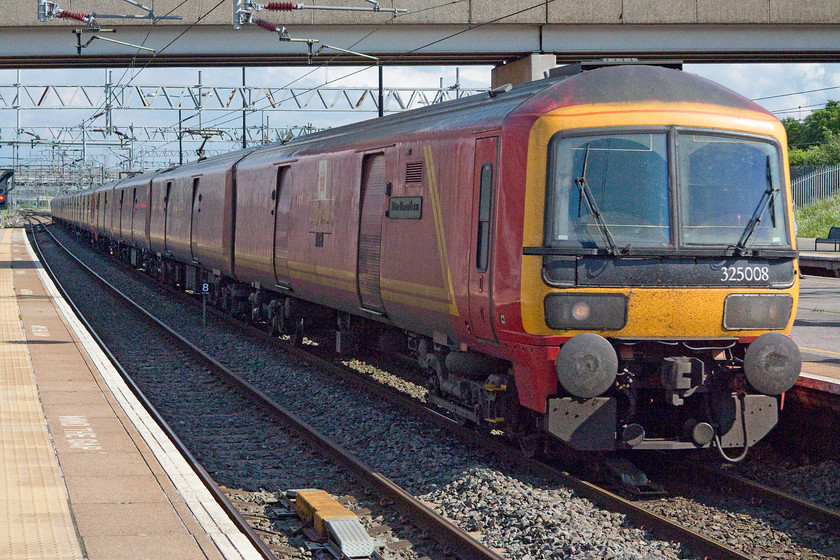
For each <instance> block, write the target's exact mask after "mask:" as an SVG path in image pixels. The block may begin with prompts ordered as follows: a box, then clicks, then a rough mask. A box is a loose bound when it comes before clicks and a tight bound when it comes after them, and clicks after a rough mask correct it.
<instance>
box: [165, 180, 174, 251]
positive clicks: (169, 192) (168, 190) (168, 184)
mask: <svg viewBox="0 0 840 560" xmlns="http://www.w3.org/2000/svg"><path fill="white" fill-rule="evenodd" d="M170 196H172V181H167V182H166V194H165V195H164V196H163V250H164V251H165V252H166V253H168V252H169V232H168V231H167V227H168V226H169V197H170Z"/></svg>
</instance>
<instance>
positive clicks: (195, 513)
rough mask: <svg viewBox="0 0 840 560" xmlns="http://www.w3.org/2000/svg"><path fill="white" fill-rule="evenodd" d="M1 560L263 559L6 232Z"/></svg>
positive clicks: (14, 235) (0, 251)
mask: <svg viewBox="0 0 840 560" xmlns="http://www.w3.org/2000/svg"><path fill="white" fill-rule="evenodd" d="M0 503H2V505H0V558H4V559H15V560H17V559H27V560H38V559H50V560H65V559H67V560H77V559H88V560H120V559H129V558H131V559H137V558H143V559H145V560H155V559H161V560H164V559H166V560H172V559H184V560H192V559H195V560H239V559H242V560H245V559H248V560H250V559H258V558H261V555H260V554H259V553H258V552H257V550H256V549H255V548H254V547H253V545H252V544H251V543H250V541H248V540H247V538H246V537H245V535H243V534H242V533H241V532H240V531H239V530H238V528H237V527H236V526H235V525H234V524H233V523H232V522H231V521H230V519H229V518H228V517H227V515H226V514H225V513H224V511H223V510H222V509H221V507H220V506H219V505H218V504H217V503H216V502H215V500H214V499H213V497H212V495H211V494H210V493H209V492H208V491H207V489H206V488H205V487H204V486H203V485H202V483H201V481H200V479H199V478H198V477H197V476H196V475H195V473H194V472H193V471H192V469H191V468H190V467H189V465H188V464H187V462H186V461H185V460H184V458H183V457H182V456H181V455H180V453H179V452H178V451H177V449H176V448H175V447H174V445H173V444H172V443H171V442H170V440H169V439H168V438H167V437H166V435H165V434H164V432H163V431H162V430H161V428H160V427H159V426H157V425H156V424H155V423H154V421H153V420H152V418H151V416H150V415H149V414H148V413H147V412H146V410H145V409H144V408H143V407H142V405H141V404H140V403H139V402H138V401H137V400H136V398H135V397H134V395H133V394H132V393H131V391H130V390H129V389H128V387H127V386H126V385H125V383H124V382H123V380H122V379H121V378H120V376H119V374H118V373H117V371H116V370H115V369H114V367H113V366H112V365H111V364H110V362H109V361H108V360H107V358H106V357H105V355H104V353H102V351H101V350H100V349H99V348H98V347H97V346H96V344H95V343H94V341H93V339H92V338H91V336H90V335H89V333H88V332H87V331H86V330H85V329H84V327H83V326H82V325H81V323H80V322H79V321H78V319H77V318H76V317H75V315H74V314H73V312H72V311H71V310H70V308H69V307H68V305H67V303H66V302H65V301H64V300H63V299H62V298H61V296H60V295H59V293H58V291H57V289H56V288H55V286H54V284H53V283H52V282H51V280H50V279H49V278H48V276H47V275H46V273H45V271H44V270H43V268H42V267H41V264H40V263H39V262H38V260H37V259H36V257H35V255H34V253H33V251H32V249H31V247H30V246H29V243H28V240H27V238H26V235H25V233H24V231H23V230H22V229H11V228H8V229H0Z"/></svg>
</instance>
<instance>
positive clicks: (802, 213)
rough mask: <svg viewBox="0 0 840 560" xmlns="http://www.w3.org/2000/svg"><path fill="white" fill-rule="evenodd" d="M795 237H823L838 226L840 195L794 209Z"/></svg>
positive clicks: (839, 223) (839, 221)
mask: <svg viewBox="0 0 840 560" xmlns="http://www.w3.org/2000/svg"><path fill="white" fill-rule="evenodd" d="M794 215H795V216H796V225H797V226H798V233H797V237H825V236H826V235H828V229H829V228H830V227H831V226H840V193H836V194H834V195H833V196H830V197H828V198H825V199H823V200H818V201H815V202H812V203H811V204H808V205H807V206H803V207H801V208H799V207H797V208H795V209H794Z"/></svg>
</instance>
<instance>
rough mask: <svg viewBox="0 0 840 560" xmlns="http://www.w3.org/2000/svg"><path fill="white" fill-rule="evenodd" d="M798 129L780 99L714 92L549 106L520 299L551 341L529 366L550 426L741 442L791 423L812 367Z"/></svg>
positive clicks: (534, 148)
mask: <svg viewBox="0 0 840 560" xmlns="http://www.w3.org/2000/svg"><path fill="white" fill-rule="evenodd" d="M616 124H620V126H618V127H617V126H616ZM784 138H785V136H784V130H783V128H782V126H781V124H779V123H778V121H777V120H776V119H774V118H772V117H771V116H770V115H767V114H766V113H760V112H754V113H747V112H745V111H743V110H740V109H732V108H727V107H723V106H713V105H706V104H703V105H701V104H688V103H683V104H670V105H663V104H655V105H654V104H648V105H643V104H625V105H619V104H611V105H609V106H600V107H599V106H597V105H596V106H591V105H590V106H587V107H586V108H585V110H584V109H582V108H580V107H574V106H573V107H568V108H563V109H557V110H555V111H554V112H550V113H548V114H546V115H545V116H543V117H541V118H539V119H537V121H536V123H535V125H534V126H533V127H532V129H531V132H530V137H529V154H530V156H531V157H529V163H528V170H527V179H526V181H527V187H526V196H525V204H524V208H525V212H526V215H525V217H524V221H523V242H524V250H523V257H522V270H521V278H522V288H521V313H522V323H523V328H524V331H525V332H526V333H529V334H530V335H534V336H536V337H537V339H535V340H538V341H539V342H538V343H537V345H535V348H536V350H537V351H536V352H533V351H532V352H531V353H530V354H527V353H523V356H522V362H520V363H518V364H517V363H515V373H516V381H517V386H518V387H521V386H525V387H531V388H536V390H532V391H530V392H529V394H527V395H525V398H526V399H528V398H530V399H531V403H532V404H531V408H536V407H540V406H544V407H545V408H544V409H543V410H542V412H545V413H546V414H545V415H544V416H543V419H544V422H545V425H544V428H545V429H546V430H547V431H548V432H550V433H552V434H553V435H554V436H556V437H558V438H560V439H561V440H563V441H565V442H566V443H568V444H569V445H571V446H572V447H574V448H577V449H584V450H612V449H628V448H635V449H653V448H656V449H681V448H695V447H708V446H716V447H718V449H719V450H721V453H722V454H724V455H725V452H724V448H727V447H744V448H748V447H749V446H750V445H752V444H754V443H755V442H757V441H758V440H760V439H761V438H762V437H764V436H765V435H766V434H767V433H768V432H769V431H770V430H771V429H772V428H773V426H775V424H776V423H777V421H778V410H779V403H778V401H779V395H781V394H782V393H783V392H784V391H786V390H788V389H789V388H790V387H791V386H792V385H793V384H794V383H795V381H796V379H797V378H798V375H799V370H800V365H801V362H800V356H799V350H798V348H797V347H796V345H795V344H794V343H793V342H792V341H791V340H790V338H789V337H788V336H787V334H788V333H789V332H790V328H791V326H792V324H793V319H794V310H795V309H796V303H797V298H798V274H797V272H798V263H797V260H796V252H795V246H794V245H793V235H792V225H791V221H792V220H791V219H790V216H791V215H792V205H791V202H790V200H791V198H790V189H789V179H788V176H787V161H786V152H785V151H784V149H783V148H782V145H783V143H784ZM543 209H545V212H544V214H543ZM529 212H530V215H528V213H529ZM520 400H523V398H522V395H520Z"/></svg>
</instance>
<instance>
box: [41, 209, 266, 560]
mask: <svg viewBox="0 0 840 560" xmlns="http://www.w3.org/2000/svg"><path fill="white" fill-rule="evenodd" d="M29 220H30V224H31V223H32V222H33V220H32V218H31V217H30V218H29ZM40 225H45V224H43V223H41V224H40ZM44 231H45V232H46V233H48V234H49V235H50V237H52V238H53V240H54V241H55V242H56V244H57V245H58V246H59V247H61V248H62V249H64V251H66V252H67V254H68V255H70V256H71V257H73V258H74V259H76V261H77V262H78V263H79V264H80V265H81V266H82V267H84V268H85V269H87V270H88V271H89V272H90V273H91V274H93V275H94V276H95V277H96V278H100V277H99V276H98V275H97V274H96V273H95V272H93V271H92V270H91V269H90V268H88V267H87V266H86V265H85V264H84V263H83V262H81V261H80V260H79V259H77V258H76V257H75V256H74V255H73V254H72V253H71V252H70V251H69V250H67V248H66V247H64V245H62V244H61V243H60V242H59V241H58V240H57V239H55V237H54V236H53V235H52V232H50V231H49V230H48V229H46V228H44ZM31 233H32V240H33V241H34V245H35V250H36V251H37V253H38V259H39V260H40V261H41V264H42V265H43V267H44V270H45V271H46V273H47V274H48V275H49V277H50V278H51V279H52V281H53V283H54V284H55V285H56V287H57V288H58V290H59V292H60V293H61V295H62V297H63V298H64V300H65V301H66V302H67V304H68V305H69V306H70V308H71V309H72V310H73V313H75V314H76V317H77V318H78V319H79V321H81V322H82V324H83V325H84V326H85V328H86V329H87V330H88V332H89V333H90V335H91V336H92V337H93V339H94V341H95V342H96V344H97V345H98V346H99V347H100V348H101V349H102V351H103V352H104V353H105V355H106V356H107V358H108V360H110V362H111V364H113V366H114V367H115V368H116V369H117V372H118V373H119V374H120V377H122V378H123V381H125V383H126V384H127V385H128V387H129V389H130V390H131V392H132V393H134V396H135V397H137V399H138V400H139V401H140V403H141V404H142V405H143V408H145V409H146V411H147V412H148V413H149V414H150V415H151V416H152V419H153V420H154V421H155V423H156V424H157V425H158V426H160V427H161V429H162V430H163V431H164V433H166V435H167V437H169V439H170V440H171V441H172V443H173V444H174V445H175V447H176V448H177V449H178V452H179V453H181V455H182V456H183V457H184V459H185V460H186V461H187V463H188V464H189V465H190V467H192V469H193V471H195V473H196V475H197V476H198V477H199V479H200V480H201V482H202V484H204V486H205V488H207V490H208V491H209V492H210V494H211V495H212V496H213V499H214V500H215V501H216V503H218V504H219V506H220V507H221V508H222V509H223V510H224V511H225V513H227V514H228V516H229V517H230V519H231V521H232V522H233V524H234V525H235V526H236V528H237V529H239V530H240V531H241V532H242V533H243V534H244V535H245V537H246V538H247V539H248V540H249V541H250V542H251V544H253V545H254V547H255V548H256V549H257V551H258V552H259V553H260V555H261V556H262V557H263V558H265V559H266V560H276V558H277V557H276V556H275V555H274V554H273V553H272V552H271V550H269V548H268V546H267V545H266V544H265V543H264V542H263V541H262V539H260V537H259V536H258V535H257V534H256V533H255V532H254V529H253V528H252V527H251V525H249V524H248V522H247V521H245V518H243V517H242V515H241V514H240V513H239V511H237V509H236V508H235V507H234V506H233V504H232V503H231V502H230V500H228V498H227V496H225V494H224V493H223V492H222V490H221V489H220V488H219V487H218V485H216V482H215V481H214V480H213V479H212V478H211V477H210V475H209V474H208V473H207V471H206V470H204V467H202V466H201V464H200V463H199V462H198V460H197V459H196V458H195V457H194V456H193V454H192V453H191V452H190V451H189V449H187V446H186V445H184V442H182V441H181V439H180V438H179V437H178V436H177V435H176V434H175V431H174V430H173V429H172V428H171V427H170V426H169V424H167V422H166V420H164V418H163V416H161V414H160V413H159V412H158V411H157V409H156V408H155V407H154V405H153V404H152V403H151V402H150V401H149V400H148V399H147V398H146V396H145V395H144V394H143V392H142V391H141V390H140V388H139V387H138V386H137V384H136V383H135V382H134V380H133V379H131V376H130V375H128V372H126V371H125V369H123V367H122V366H121V365H120V363H119V361H118V360H117V359H116V357H115V356H114V355H113V354H112V353H111V351H110V350H108V347H107V346H106V345H105V343H104V342H103V341H102V339H101V338H100V337H99V335H97V334H96V332H95V331H94V330H93V328H91V325H90V323H88V321H87V319H86V318H85V317H84V315H82V313H81V311H80V310H79V308H78V307H76V304H75V303H73V301H72V300H71V299H70V297H69V295H68V293H67V291H66V290H65V289H64V286H63V285H62V284H61V282H60V281H59V279H58V276H56V274H55V273H54V272H53V270H52V268H51V267H50V265H49V263H48V262H47V260H46V258H44V254H43V252H42V251H41V246H40V244H39V243H38V239H37V237H36V232H35V231H34V228H33V229H32V231H31ZM100 280H101V278H100Z"/></svg>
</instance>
